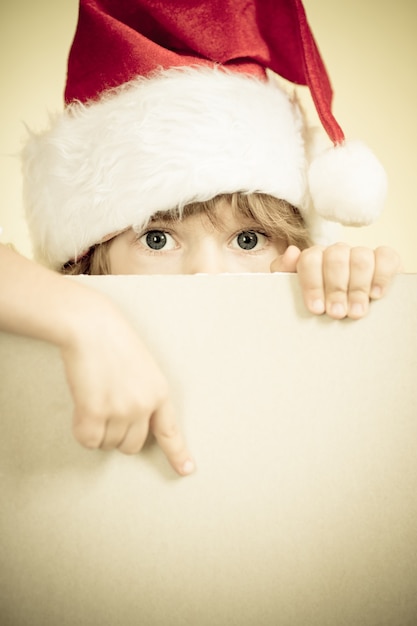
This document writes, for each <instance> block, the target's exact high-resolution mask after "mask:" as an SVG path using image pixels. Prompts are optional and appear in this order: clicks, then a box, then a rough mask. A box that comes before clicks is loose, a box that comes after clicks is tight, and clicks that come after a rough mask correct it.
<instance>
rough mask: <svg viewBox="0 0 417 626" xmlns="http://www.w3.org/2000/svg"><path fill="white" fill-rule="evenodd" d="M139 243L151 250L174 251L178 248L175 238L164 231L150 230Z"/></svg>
mask: <svg viewBox="0 0 417 626" xmlns="http://www.w3.org/2000/svg"><path fill="white" fill-rule="evenodd" d="M139 241H140V242H141V244H142V245H144V246H145V247H146V248H149V249H150V250H174V248H175V246H176V244H175V240H174V239H173V237H172V236H171V235H170V234H169V233H167V232H165V231H163V230H148V232H147V233H145V234H144V235H142V237H140V239H139Z"/></svg>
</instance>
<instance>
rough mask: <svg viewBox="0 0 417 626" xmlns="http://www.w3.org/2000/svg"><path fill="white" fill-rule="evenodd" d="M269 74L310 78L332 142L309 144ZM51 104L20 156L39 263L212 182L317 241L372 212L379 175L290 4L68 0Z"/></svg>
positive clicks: (294, 109)
mask: <svg viewBox="0 0 417 626" xmlns="http://www.w3.org/2000/svg"><path fill="white" fill-rule="evenodd" d="M268 70H271V71H272V72H273V73H275V74H278V75H280V76H282V77H284V78H285V79H287V80H289V81H291V82H293V83H295V84H300V85H308V87H309V88H310V92H311V95H312V98H313V101H314V103H315V106H316V109H317V112H318V115H319V118H320V120H321V124H322V126H323V128H324V130H325V131H326V133H327V135H328V137H329V138H330V140H331V142H332V143H333V146H332V147H330V148H329V149H326V150H325V151H324V152H321V153H317V145H318V144H320V142H317V141H316V135H315V133H314V132H311V129H309V128H307V127H306V123H305V120H304V117H303V115H302V114H301V111H300V109H299V106H298V104H297V102H296V101H294V99H293V98H291V97H290V96H289V95H287V94H286V93H285V92H284V90H283V89H282V87H281V86H279V85H278V83H277V81H276V80H275V79H274V77H273V76H272V77H271V73H270V72H268ZM65 99H66V107H65V110H64V112H63V113H62V114H60V115H59V116H58V117H57V118H56V119H54V120H53V121H52V124H51V128H50V129H49V130H47V131H45V132H43V133H42V134H40V135H33V136H32V137H31V138H30V140H29V141H28V143H27V146H26V148H25V150H24V154H23V162H24V190H25V200H26V212H27V217H28V222H29V228H30V231H31V234H32V239H33V242H34V251H35V254H36V256H37V258H39V259H40V260H42V261H43V262H45V263H47V264H48V265H50V266H52V267H56V268H58V267H59V266H61V265H62V264H63V263H65V262H67V261H68V260H69V259H76V258H77V257H78V256H80V255H81V254H82V253H83V251H85V250H86V249H88V248H89V247H90V246H91V245H93V244H95V243H98V242H99V241H103V240H104V239H106V238H108V237H109V236H110V235H111V234H113V233H117V232H120V231H122V230H124V229H125V228H128V227H129V226H131V225H140V224H144V223H145V222H146V221H147V220H148V219H149V218H150V217H151V216H152V215H154V214H155V213H156V212H158V211H164V210H170V209H173V208H176V207H182V206H184V205H186V204H187V203H189V202H194V201H203V200H208V199H210V198H213V197H215V196H216V195H218V194H221V193H232V192H236V191H240V192H248V193H251V192H260V193H266V194H270V195H272V196H276V197H278V198H282V199H284V200H287V201H288V202H290V203H291V204H293V205H294V206H296V207H297V208H298V209H299V210H300V212H301V214H302V215H303V217H304V218H305V221H306V223H307V226H308V228H309V230H310V234H311V236H312V238H313V240H315V241H316V242H318V243H329V242H330V241H331V240H332V239H334V229H333V228H332V226H333V225H332V223H331V222H340V223H343V224H348V225H364V224H368V223H370V222H371V221H373V220H374V219H375V218H376V217H377V216H378V214H379V212H380V211H381V209H382V206H383V203H384V197H385V193H386V178H385V173H384V170H383V168H382V166H381V165H380V164H379V162H378V161H377V160H376V158H375V157H374V156H373V154H372V153H371V152H370V150H369V149H368V148H367V147H366V146H365V145H363V144H362V143H359V142H345V138H344V135H343V132H342V130H341V128H340V126H339V124H338V123H337V122H336V120H335V118H334V116H333V114H332V108H331V104H332V89H331V85H330V81H329V78H328V75H327V72H326V69H325V67H324V64H323V61H322V59H321V57H320V54H319V51H318V48H317V46H316V43H315V41H314V38H313V35H312V33H311V30H310V27H309V25H308V22H307V19H306V15H305V11H304V8H303V6H302V3H301V2H300V0H222V2H219V1H218V0H211V1H210V0H184V1H183V2H181V3H178V2H177V1H176V0H164V2H160V1H159V0H158V1H157V0H81V2H80V12H79V21H78V26H77V30H76V34H75V38H74V41H73V45H72V48H71V52H70V56H69V61H68V77H67V84H66V91H65ZM328 220H330V222H329V221H328Z"/></svg>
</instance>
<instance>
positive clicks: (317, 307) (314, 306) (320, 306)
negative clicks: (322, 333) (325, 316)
mask: <svg viewBox="0 0 417 626" xmlns="http://www.w3.org/2000/svg"><path fill="white" fill-rule="evenodd" d="M310 311H311V312H312V313H316V315H320V314H321V313H324V302H323V300H314V301H313V302H312V303H311V305H310Z"/></svg>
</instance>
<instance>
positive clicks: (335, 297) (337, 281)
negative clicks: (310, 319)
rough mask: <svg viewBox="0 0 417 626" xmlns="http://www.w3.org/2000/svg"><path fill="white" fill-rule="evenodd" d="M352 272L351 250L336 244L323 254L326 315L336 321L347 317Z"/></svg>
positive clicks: (343, 245) (341, 244)
mask: <svg viewBox="0 0 417 626" xmlns="http://www.w3.org/2000/svg"><path fill="white" fill-rule="evenodd" d="M349 272H350V248H349V246H347V245H346V244H344V243H336V244H334V245H332V246H329V247H328V248H326V249H325V250H324V252H323V280H324V292H325V304H326V313H327V315H329V316H330V317H333V318H334V319H342V318H344V317H346V315H347V309H348V298H347V294H348V287H349Z"/></svg>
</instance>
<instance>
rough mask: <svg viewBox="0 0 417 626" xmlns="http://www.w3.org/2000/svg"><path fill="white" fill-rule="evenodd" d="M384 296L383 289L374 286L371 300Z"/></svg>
mask: <svg viewBox="0 0 417 626" xmlns="http://www.w3.org/2000/svg"><path fill="white" fill-rule="evenodd" d="M381 296H382V289H381V287H378V285H374V287H372V289H371V298H380V297H381Z"/></svg>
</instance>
